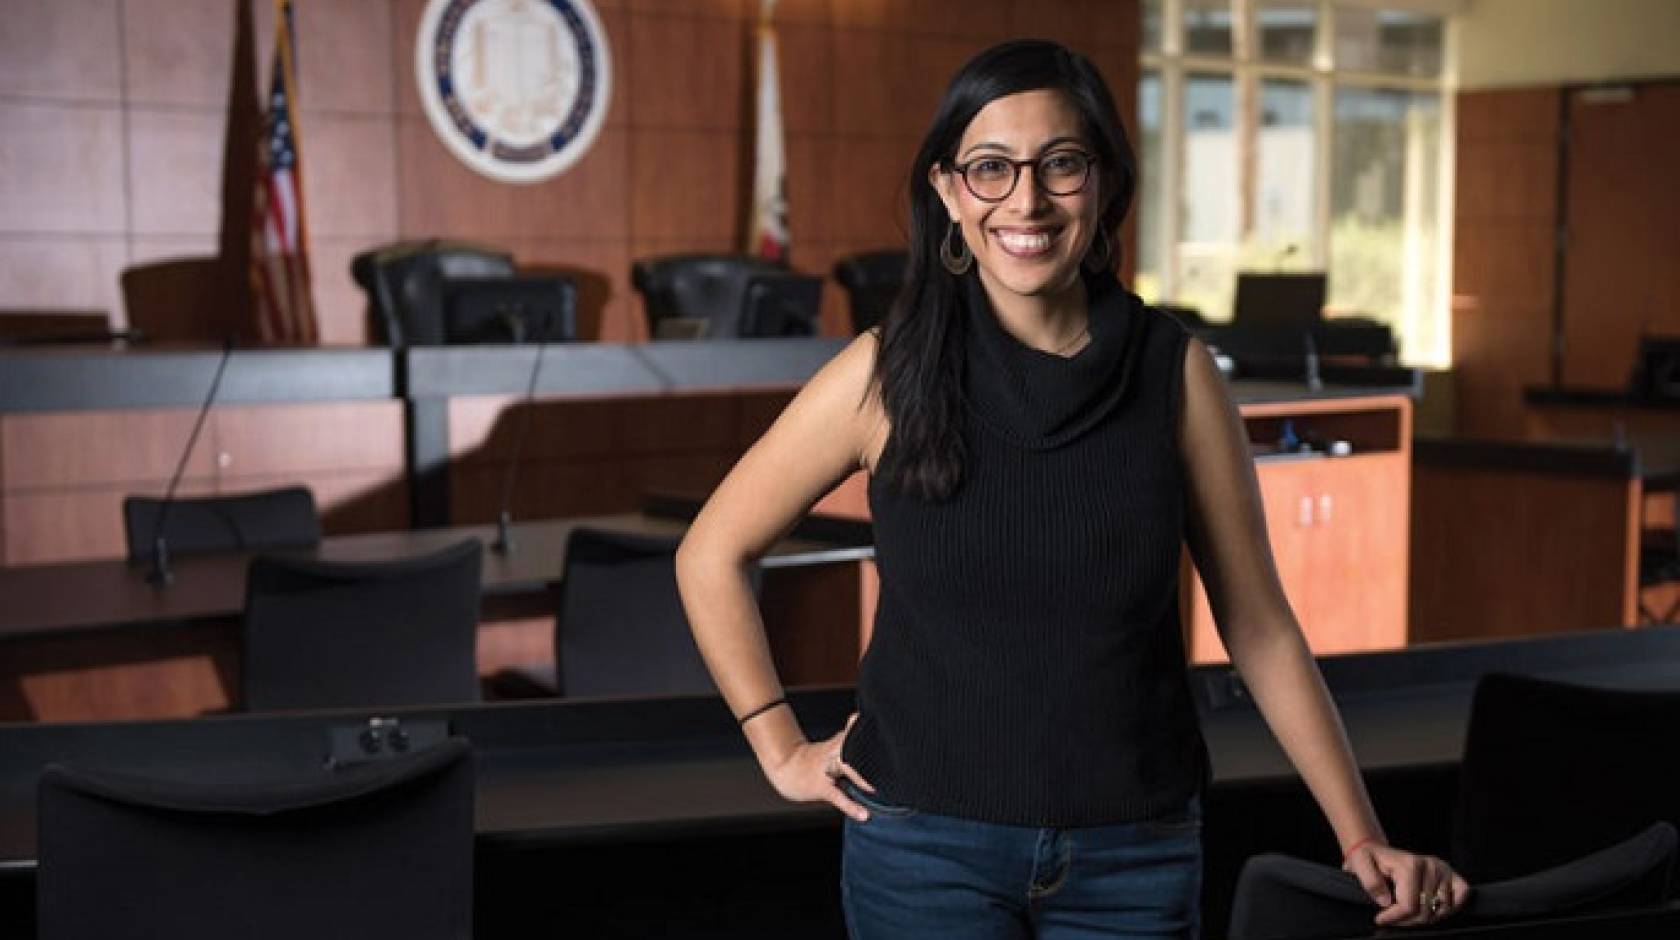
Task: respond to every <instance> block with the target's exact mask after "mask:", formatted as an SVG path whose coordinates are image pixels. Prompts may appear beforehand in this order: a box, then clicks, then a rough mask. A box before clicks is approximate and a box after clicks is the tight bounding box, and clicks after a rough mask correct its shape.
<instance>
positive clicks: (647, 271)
mask: <svg viewBox="0 0 1680 940" xmlns="http://www.w3.org/2000/svg"><path fill="white" fill-rule="evenodd" d="M782 273H787V269H786V268H784V267H782V266H781V265H779V264H777V263H775V262H773V261H769V260H766V259H764V258H759V257H755V256H753V255H739V254H736V255H716V254H713V255H707V254H693V255H669V256H666V257H661V258H645V259H643V260H641V261H637V262H634V263H633V264H631V266H630V284H631V286H633V287H634V288H635V289H636V290H637V292H638V293H640V294H641V295H642V304H643V306H644V308H645V309H646V311H647V318H648V332H649V334H650V335H652V336H654V337H655V338H659V337H661V336H669V335H672V334H671V332H670V331H669V330H667V329H666V328H665V326H664V325H665V324H666V323H667V322H668V321H689V322H694V323H703V324H705V326H704V329H703V331H702V334H703V335H704V336H708V337H713V338H727V337H733V336H736V335H737V334H738V331H739V329H740V324H741V316H742V314H743V313H744V312H745V310H746V302H747V288H748V286H749V284H750V283H751V281H752V279H753V277H754V276H755V275H760V274H782Z"/></svg>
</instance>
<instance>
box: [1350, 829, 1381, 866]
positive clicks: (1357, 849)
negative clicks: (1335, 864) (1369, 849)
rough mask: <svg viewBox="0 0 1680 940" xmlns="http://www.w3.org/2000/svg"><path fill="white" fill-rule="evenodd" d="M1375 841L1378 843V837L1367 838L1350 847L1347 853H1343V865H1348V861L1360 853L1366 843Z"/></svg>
mask: <svg viewBox="0 0 1680 940" xmlns="http://www.w3.org/2000/svg"><path fill="white" fill-rule="evenodd" d="M1375 841H1377V837H1376V836H1366V837H1365V838H1363V839H1360V840H1359V841H1358V842H1355V843H1354V844H1352V845H1350V846H1348V850H1347V851H1346V852H1343V853H1342V864H1343V865H1346V864H1347V863H1348V859H1350V858H1352V857H1353V853H1355V852H1357V851H1359V849H1360V847H1361V846H1363V845H1365V843H1367V842H1375Z"/></svg>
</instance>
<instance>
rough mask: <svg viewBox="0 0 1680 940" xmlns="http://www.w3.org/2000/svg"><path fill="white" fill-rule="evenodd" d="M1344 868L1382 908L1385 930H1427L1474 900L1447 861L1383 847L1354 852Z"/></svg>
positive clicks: (1369, 845) (1372, 845)
mask: <svg viewBox="0 0 1680 940" xmlns="http://www.w3.org/2000/svg"><path fill="white" fill-rule="evenodd" d="M1342 869H1343V870H1344V871H1347V872H1351V873H1352V874H1353V876H1354V877H1356V878H1358V879H1359V884H1360V885H1361V886H1362V887H1363V888H1364V889H1365V893H1366V894H1369V895H1370V896H1371V900H1373V901H1375V902H1376V903H1377V906H1378V907H1381V908H1382V910H1381V911H1380V912H1378V914H1377V920H1376V922H1377V925H1378V926H1380V927H1424V926H1428V925H1430V924H1434V923H1436V922H1438V921H1440V920H1442V919H1444V918H1447V917H1451V916H1452V915H1453V914H1456V913H1458V911H1459V910H1460V909H1461V908H1463V907H1464V902H1465V901H1467V900H1469V898H1470V885H1469V884H1467V883H1466V882H1465V880H1464V879H1463V878H1462V877H1460V876H1459V874H1458V873H1457V872H1455V871H1453V870H1452V866H1451V865H1448V864H1447V863H1446V862H1445V861H1443V860H1441V859H1439V858H1436V857H1434V856H1433V855H1415V854H1413V853H1411V852H1407V851H1405V850H1404V849H1397V848H1394V847H1393V846H1388V845H1382V844H1381V843H1378V842H1366V843H1364V844H1361V845H1359V846H1357V847H1355V848H1354V850H1353V851H1352V852H1349V853H1348V857H1347V860H1346V861H1345V862H1343V864H1342Z"/></svg>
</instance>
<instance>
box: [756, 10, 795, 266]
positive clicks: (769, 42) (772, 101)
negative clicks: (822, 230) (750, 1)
mask: <svg viewBox="0 0 1680 940" xmlns="http://www.w3.org/2000/svg"><path fill="white" fill-rule="evenodd" d="M775 9H776V0H760V7H759V14H758V140H757V146H756V147H755V155H754V163H753V197H752V198H753V202H752V229H751V231H749V232H748V233H747V251H748V252H749V253H756V254H758V255H761V256H763V257H765V258H769V259H771V260H772V261H786V260H787V256H788V242H789V239H788V224H787V153H786V151H785V149H784V147H783V145H782V93H781V89H780V88H779V87H778V85H779V79H778V78H777V76H776V30H775V27H773V26H772V25H771V24H770V17H771V14H772V13H774V12H775Z"/></svg>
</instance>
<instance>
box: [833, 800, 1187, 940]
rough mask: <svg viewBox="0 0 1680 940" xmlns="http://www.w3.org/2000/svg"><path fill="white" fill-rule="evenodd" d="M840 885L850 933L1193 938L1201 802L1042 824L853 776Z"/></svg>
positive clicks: (975, 939) (1047, 939) (985, 939)
mask: <svg viewBox="0 0 1680 940" xmlns="http://www.w3.org/2000/svg"><path fill="white" fill-rule="evenodd" d="M847 792H848V793H850V794H851V795H852V796H853V798H854V799H856V800H857V801H858V802H859V803H861V804H863V805H864V806H865V807H866V808H868V810H869V820H868V821H867V822H861V823H860V822H856V821H854V820H853V819H851V818H850V817H847V818H846V820H845V834H844V853H843V856H842V861H841V878H840V889H841V898H842V902H843V904H844V906H845V912H846V924H847V927H848V929H849V931H850V933H851V936H852V940H900V938H909V937H914V938H917V940H924V938H926V940H933V938H942V937H952V938H957V937H960V938H963V940H1006V938H1007V940H1016V938H1027V937H1038V938H1043V940H1075V938H1079V940H1086V938H1093V940H1094V938H1099V937H1101V938H1120V937H1126V938H1132V937H1138V938H1142V937H1150V938H1168V937H1171V938H1194V937H1196V936H1197V933H1198V930H1199V928H1200V902H1201V882H1202V842H1201V835H1202V821H1201V808H1200V803H1199V801H1195V800H1193V801H1192V802H1191V804H1190V805H1189V806H1187V807H1186V808H1185V809H1184V811H1183V812H1181V813H1177V814H1174V815H1172V816H1169V817H1167V818H1164V819H1157V820H1149V821H1147V822H1138V823H1124V824H1120V825H1113V826H1085V827H1077V828H1070V829H1040V828H1034V827H1030V826H1004V825H998V824H995V823H986V822H978V821H975V820H969V819H957V818H954V817H951V816H939V815H935V814H932V813H923V812H919V811H917V810H913V809H909V808H906V807H902V806H892V805H889V804H886V803H883V802H881V801H879V800H877V799H875V798H873V797H871V796H869V795H868V794H866V793H860V792H858V791H857V789H856V788H855V787H851V786H850V785H848V786H847Z"/></svg>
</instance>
